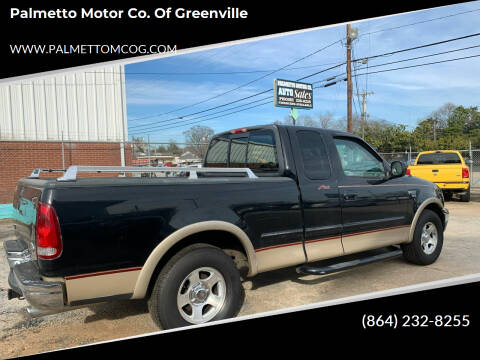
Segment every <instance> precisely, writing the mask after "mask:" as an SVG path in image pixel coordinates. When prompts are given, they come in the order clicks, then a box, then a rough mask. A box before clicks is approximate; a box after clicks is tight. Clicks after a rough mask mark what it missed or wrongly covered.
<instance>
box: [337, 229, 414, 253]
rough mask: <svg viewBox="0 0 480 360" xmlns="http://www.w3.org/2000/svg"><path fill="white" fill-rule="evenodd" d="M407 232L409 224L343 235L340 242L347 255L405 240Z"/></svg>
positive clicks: (408, 232) (406, 239) (408, 231)
mask: <svg viewBox="0 0 480 360" xmlns="http://www.w3.org/2000/svg"><path fill="white" fill-rule="evenodd" d="M409 234H410V225H403V226H395V227H391V228H388V229H379V230H372V231H365V232H361V233H356V234H348V235H343V236H342V243H343V248H344V249H345V255H347V254H353V253H356V252H359V251H365V250H371V249H377V248H381V247H384V246H388V245H396V244H400V243H404V242H407V241H408V235H409Z"/></svg>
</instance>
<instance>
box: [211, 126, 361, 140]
mask: <svg viewBox="0 0 480 360" xmlns="http://www.w3.org/2000/svg"><path fill="white" fill-rule="evenodd" d="M273 128H295V129H302V130H315V131H322V132H325V133H329V134H330V135H331V136H351V137H357V138H358V136H356V135H354V134H351V133H348V132H345V131H341V130H335V129H324V128H318V127H312V126H298V125H295V126H294V125H283V124H266V125H254V126H244V127H241V128H237V129H232V130H228V131H224V132H221V133H218V134H215V135H214V137H218V136H222V135H229V134H235V133H241V132H248V131H251V130H260V129H273Z"/></svg>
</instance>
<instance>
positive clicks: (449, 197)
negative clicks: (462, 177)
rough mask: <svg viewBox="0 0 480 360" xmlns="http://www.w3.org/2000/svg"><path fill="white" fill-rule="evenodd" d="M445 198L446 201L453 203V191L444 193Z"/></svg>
mask: <svg viewBox="0 0 480 360" xmlns="http://www.w3.org/2000/svg"><path fill="white" fill-rule="evenodd" d="M443 197H444V199H445V201H451V200H452V197H453V193H452V192H451V191H446V192H444V193H443Z"/></svg>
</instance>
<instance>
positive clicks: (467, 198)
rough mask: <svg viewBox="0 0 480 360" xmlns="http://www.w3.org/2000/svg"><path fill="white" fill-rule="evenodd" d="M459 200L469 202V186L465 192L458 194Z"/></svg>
mask: <svg viewBox="0 0 480 360" xmlns="http://www.w3.org/2000/svg"><path fill="white" fill-rule="evenodd" d="M460 201H462V202H469V201H470V186H469V187H468V189H467V191H466V192H465V194H462V195H460Z"/></svg>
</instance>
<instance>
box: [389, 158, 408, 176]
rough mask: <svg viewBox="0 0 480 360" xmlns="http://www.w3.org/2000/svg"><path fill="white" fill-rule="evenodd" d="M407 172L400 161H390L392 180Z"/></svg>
mask: <svg viewBox="0 0 480 360" xmlns="http://www.w3.org/2000/svg"><path fill="white" fill-rule="evenodd" d="M406 172H407V167H406V166H405V164H404V163H403V162H402V161H398V160H395V161H392V162H391V164H390V174H391V177H392V178H396V177H401V176H403V175H405V173H406Z"/></svg>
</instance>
